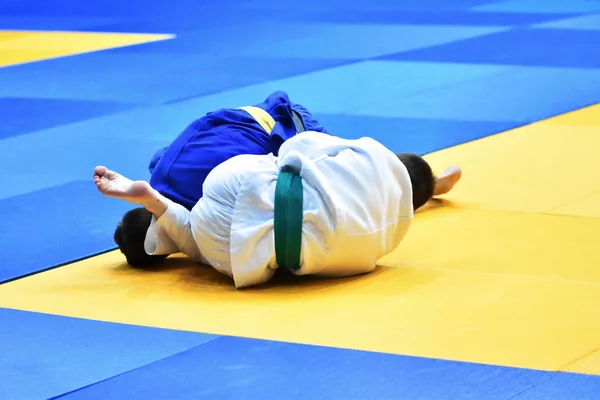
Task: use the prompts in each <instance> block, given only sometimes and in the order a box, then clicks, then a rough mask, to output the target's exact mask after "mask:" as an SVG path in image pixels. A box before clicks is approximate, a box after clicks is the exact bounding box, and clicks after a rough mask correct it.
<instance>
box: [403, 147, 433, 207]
mask: <svg viewBox="0 0 600 400" xmlns="http://www.w3.org/2000/svg"><path fill="white" fill-rule="evenodd" d="M396 155H397V156H398V158H399V159H400V161H402V164H404V166H405V167H406V169H407V170H408V175H409V176H410V182H411V184H412V191H413V209H414V210H415V211H416V210H417V209H419V208H421V207H423V206H424V205H425V203H427V202H428V201H429V200H430V199H431V198H432V197H433V191H434V190H435V175H434V174H433V170H432V169H431V166H430V165H429V163H428V162H427V161H425V160H424V159H423V157H420V156H418V155H416V154H411V153H401V154H396Z"/></svg>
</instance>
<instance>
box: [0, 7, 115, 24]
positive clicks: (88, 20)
mask: <svg viewBox="0 0 600 400" xmlns="http://www.w3.org/2000/svg"><path fill="white" fill-rule="evenodd" d="M0 4H1V3H0ZM0 8H1V5H0ZM116 21H119V19H116V18H101V17H93V16H92V17H49V16H43V15H41V16H35V15H30V16H27V18H23V17H20V16H10V15H4V14H2V15H0V29H3V30H63V31H85V30H94V31H95V30H97V28H98V27H100V26H104V25H109V24H114V23H115V22H116Z"/></svg>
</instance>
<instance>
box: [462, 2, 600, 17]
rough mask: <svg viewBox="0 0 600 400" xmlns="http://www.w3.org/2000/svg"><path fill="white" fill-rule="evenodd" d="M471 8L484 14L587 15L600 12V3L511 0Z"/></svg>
mask: <svg viewBox="0 0 600 400" xmlns="http://www.w3.org/2000/svg"><path fill="white" fill-rule="evenodd" d="M487 3H489V4H484V5H480V6H475V7H473V8H471V10H473V11H484V12H488V11H489V12H530V13H548V14H552V13H586V12H594V11H600V3H598V2H597V1H595V0H569V1H564V0H510V1H500V2H494V3H490V2H487Z"/></svg>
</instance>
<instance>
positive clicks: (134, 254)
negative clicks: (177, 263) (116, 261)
mask: <svg viewBox="0 0 600 400" xmlns="http://www.w3.org/2000/svg"><path fill="white" fill-rule="evenodd" d="M151 221H152V214H151V213H150V211H148V210H146V209H145V208H144V207H140V208H134V209H133V210H130V211H128V212H127V213H125V215H124V216H123V219H122V220H121V222H120V223H119V226H117V229H116V230H115V236H114V240H115V243H116V244H117V246H119V250H121V253H123V255H124V256H125V258H126V259H127V264H129V265H131V266H132V267H144V266H149V265H152V264H156V263H157V262H159V261H162V260H164V259H165V258H167V256H166V255H158V256H153V255H149V254H147V253H146V250H145V249H144V241H145V240H146V232H147V231H148V228H149V227H150V222H151Z"/></svg>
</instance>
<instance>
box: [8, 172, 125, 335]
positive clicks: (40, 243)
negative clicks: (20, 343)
mask: <svg viewBox="0 0 600 400" xmlns="http://www.w3.org/2000/svg"><path fill="white" fill-rule="evenodd" d="M92 171H93V170H90V172H89V175H90V176H91V173H92ZM131 208H132V207H131V206H130V205H128V204H126V203H124V202H116V201H110V200H108V201H107V199H104V198H102V197H101V196H99V195H98V193H97V191H96V188H95V187H94V185H93V184H91V183H90V182H89V181H77V182H71V183H68V184H65V185H62V186H54V187H51V188H48V189H45V190H40V191H37V192H31V193H27V194H24V195H21V196H16V197H11V198H9V199H4V200H0V218H1V219H2V229H1V230H0V241H1V243H2V245H1V248H2V254H3V256H2V257H0V283H1V282H3V281H6V280H10V279H14V278H17V277H19V276H22V275H26V274H29V273H33V272H35V271H40V270H44V269H47V268H50V267H52V266H54V265H57V264H61V263H64V262H65V261H67V260H74V259H78V258H81V257H85V256H89V255H92V254H95V253H97V252H100V251H104V250H108V249H110V248H113V247H115V245H114V242H113V241H112V237H113V234H114V230H115V228H116V227H117V224H118V222H119V217H120V216H121V215H122V214H124V213H125V212H126V211H127V210H129V209H131ZM8 254H10V256H9V257H8V256H7V255H8ZM0 325H2V324H0Z"/></svg>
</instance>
